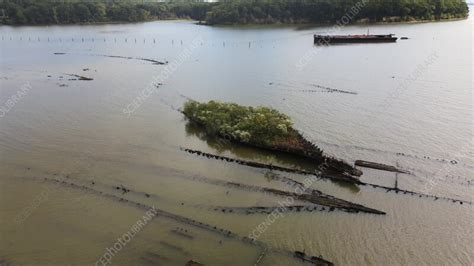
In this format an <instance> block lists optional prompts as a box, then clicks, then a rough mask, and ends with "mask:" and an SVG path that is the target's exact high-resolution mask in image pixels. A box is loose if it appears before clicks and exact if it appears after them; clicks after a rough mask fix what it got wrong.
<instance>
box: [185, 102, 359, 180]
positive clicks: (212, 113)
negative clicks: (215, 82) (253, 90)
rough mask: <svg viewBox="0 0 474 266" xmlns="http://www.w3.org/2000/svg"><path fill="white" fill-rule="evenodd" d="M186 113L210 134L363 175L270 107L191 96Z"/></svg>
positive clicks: (327, 168)
mask: <svg viewBox="0 0 474 266" xmlns="http://www.w3.org/2000/svg"><path fill="white" fill-rule="evenodd" d="M182 112H183V114H184V115H185V116H186V117H187V118H188V119H189V121H190V122H192V123H195V124H197V125H198V126H200V127H202V128H204V129H205V131H206V132H207V134H209V135H211V136H215V137H221V138H225V139H228V140H230V141H233V142H235V143H239V144H243V145H249V146H253V147H258V148H261V149H266V150H270V151H275V152H282V153H287V154H291V155H293V156H297V157H302V158H306V159H311V160H312V161H313V162H315V164H317V165H323V164H324V166H325V167H324V168H323V169H324V174H329V175H350V176H360V175H361V172H360V171H359V170H357V169H356V168H355V167H353V166H352V165H350V164H348V163H346V162H344V161H342V160H339V159H336V158H333V157H330V156H327V155H325V154H324V153H323V151H322V150H321V149H320V148H318V147H317V146H316V145H314V144H313V143H311V142H310V141H308V140H306V139H305V138H304V137H303V135H302V134H301V133H299V132H298V131H297V130H296V129H294V128H293V123H292V121H291V119H290V118H289V117H288V116H287V115H285V114H282V113H280V112H279V111H277V110H275V109H271V108H268V107H250V106H241V105H238V104H235V103H223V102H217V101H210V102H208V103H199V102H197V101H193V100H190V101H188V102H186V103H185V104H184V108H183V110H182Z"/></svg>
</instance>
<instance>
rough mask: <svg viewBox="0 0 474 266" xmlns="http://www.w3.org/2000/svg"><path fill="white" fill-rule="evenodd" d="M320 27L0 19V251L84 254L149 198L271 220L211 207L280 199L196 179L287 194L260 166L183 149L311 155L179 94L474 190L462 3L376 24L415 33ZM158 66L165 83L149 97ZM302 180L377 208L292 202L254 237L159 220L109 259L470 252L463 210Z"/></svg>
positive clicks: (206, 219) (246, 220)
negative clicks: (358, 37)
mask: <svg viewBox="0 0 474 266" xmlns="http://www.w3.org/2000/svg"><path fill="white" fill-rule="evenodd" d="M471 13H472V12H471ZM368 28H369V27H368V26H347V27H344V28H342V29H340V30H338V31H336V32H337V33H341V34H361V33H366V32H367V30H368ZM328 30H331V27H328V26H324V27H322V26H318V27H316V26H315V27H308V26H305V27H298V26H267V27H208V26H200V25H195V24H193V23H191V22H180V21H170V22H149V23H138V24H115V25H90V26H38V27H7V26H2V27H0V35H1V36H2V40H1V41H0V47H1V49H0V60H1V61H0V64H1V65H0V70H1V71H0V85H1V86H0V104H2V105H1V107H2V110H3V111H2V112H1V113H0V114H1V115H2V116H1V118H0V158H1V163H0V215H1V219H0V263H1V262H5V263H10V264H11V265H27V264H42V265H46V264H48V265H69V264H74V265H87V264H94V263H96V262H97V261H98V260H99V259H100V257H101V256H103V254H104V253H105V252H106V248H110V247H112V246H114V243H116V242H117V239H118V238H119V237H121V236H122V235H123V234H125V233H127V232H128V231H129V230H130V228H131V227H132V226H133V225H134V224H135V223H137V221H138V220H140V219H142V216H143V215H145V211H146V209H147V207H146V206H155V208H157V209H160V210H164V211H167V212H170V213H173V214H176V215H180V216H183V217H188V218H190V219H194V220H197V221H199V222H202V223H205V224H209V225H211V226H216V227H218V228H223V229H226V230H231V231H232V232H233V233H235V234H237V235H238V236H239V237H244V236H248V235H249V234H251V232H252V231H253V230H254V229H255V228H256V226H258V225H259V224H260V223H262V222H263V221H264V220H265V219H266V218H267V214H258V213H257V214H245V213H227V212H226V213H222V212H221V211H215V210H214V208H215V207H216V206H225V207H250V206H279V205H278V202H279V201H281V200H282V198H281V197H277V196H275V195H269V194H264V193H261V192H258V191H249V190H245V189H237V188H235V187H228V186H218V185H215V184H210V183H206V182H201V181H199V180H198V181H196V180H193V177H203V178H210V179H218V180H225V181H230V182H237V183H243V184H249V185H254V186H261V187H271V188H277V189H282V190H288V191H291V188H289V187H287V186H286V185H285V184H284V183H281V182H277V181H274V180H272V179H270V178H268V176H269V173H268V171H265V170H261V169H254V168H250V167H246V166H241V165H237V164H232V163H227V162H223V161H217V160H212V159H207V158H204V157H198V156H195V155H191V154H187V153H185V152H183V151H182V150H181V149H180V148H181V147H183V148H193V149H198V150H203V151H206V152H210V153H214V154H221V155H225V156H229V157H234V158H240V159H246V160H254V161H260V162H265V163H272V164H279V165H284V166H287V167H297V168H310V167H311V166H308V165H307V164H303V163H301V162H299V161H298V160H294V159H291V158H285V157H282V156H276V155H274V154H269V153H265V152H261V151H258V150H255V149H250V148H244V147H235V146H232V145H229V144H226V143H219V142H215V141H213V140H212V139H206V137H205V136H204V135H203V134H202V132H200V131H199V129H196V128H194V127H193V126H191V125H188V124H187V122H186V120H185V119H184V117H183V116H182V115H181V114H180V113H179V112H178V111H176V108H179V107H181V106H182V104H183V103H184V102H185V101H186V99H187V98H191V99H194V100H198V101H208V100H220V101H229V102H236V103H239V104H243V105H252V106H258V105H262V106H271V107H273V108H276V109H278V110H280V111H282V112H284V113H286V114H288V115H289V116H290V117H292V119H293V120H294V122H295V128H297V129H298V130H300V131H301V132H303V133H304V135H305V136H306V137H307V138H308V139H310V140H312V141H313V142H314V143H316V144H317V145H319V146H320V147H322V148H323V149H324V151H325V152H326V153H327V154H330V155H334V156H336V157H339V158H343V159H345V160H347V161H348V162H350V163H353V162H354V161H355V160H358V159H364V160H370V161H376V162H380V163H386V164H390V165H397V166H398V167H399V168H401V169H404V170H407V171H409V172H410V174H394V173H387V172H383V171H378V170H370V169H362V170H363V171H364V175H363V176H362V177H361V179H362V180H363V181H365V182H369V183H374V184H380V185H385V186H390V187H393V186H395V183H397V186H398V187H399V188H403V189H407V190H411V191H417V192H422V193H424V194H429V195H436V196H440V197H447V198H451V199H460V200H464V201H467V202H472V201H474V175H473V173H474V152H473V110H474V109H473V83H472V75H473V65H472V62H473V22H472V15H471V18H470V19H468V20H462V21H452V22H442V23H421V24H410V25H404V24H394V25H371V26H370V33H373V34H375V33H381V34H382V33H394V34H397V36H399V37H401V36H407V37H409V39H408V40H399V41H398V42H397V43H391V44H364V45H357V44H356V45H337V46H330V47H317V46H314V45H313V42H312V34H315V33H324V32H327V31H328ZM55 53H56V54H55ZM108 56H120V57H108ZM140 58H147V59H154V60H160V61H168V62H169V64H168V65H157V64H153V63H152V62H149V61H145V60H140ZM169 66H173V68H170V67H169ZM167 67H168V69H171V70H170V71H167V70H166V68H167ZM165 70H166V71H167V75H166V76H167V77H166V78H164V79H161V80H160V81H159V82H160V83H162V84H161V85H159V86H157V87H154V86H152V87H151V88H153V90H152V91H151V93H146V96H144V94H141V93H142V91H143V90H144V89H145V88H147V87H148V86H150V84H153V82H154V81H155V82H156V79H157V78H159V77H163V75H162V74H163V73H164V71H165ZM70 74H72V75H80V76H85V77H88V78H92V79H93V80H90V81H87V80H77V79H78V78H77V77H74V76H72V75H70ZM160 75H161V76H160ZM75 79H76V80H75ZM15 95H16V96H15ZM140 95H141V96H140ZM137 97H138V99H137ZM134 100H135V102H134ZM137 103H138V104H137ZM279 174H280V175H283V176H287V177H290V178H293V179H295V180H299V181H302V180H303V179H304V178H305V177H304V176H299V175H296V174H287V173H279ZM54 180H57V181H59V183H58V182H55V181H54ZM201 180H202V179H201ZM63 181H64V184H63V183H61V182H63ZM122 186H123V187H124V188H127V189H130V190H131V191H130V192H127V191H123V190H122ZM117 187H119V189H117ZM311 187H312V188H315V189H318V190H321V191H323V192H325V193H327V194H331V195H334V196H337V197H340V198H343V199H345V200H350V201H354V202H357V203H360V204H363V205H366V206H368V207H371V208H376V209H379V210H383V211H385V212H386V213H387V215H384V216H380V215H371V214H350V213H345V212H340V211H333V212H327V211H315V212H286V213H284V215H283V217H279V218H278V219H276V221H274V222H273V223H271V225H269V226H266V228H265V230H264V232H263V233H262V234H261V235H259V238H258V240H259V241H261V242H262V243H264V245H261V246H259V245H253V244H249V243H246V242H245V241H241V240H239V238H236V237H227V236H226V233H216V232H215V231H212V230H207V229H203V228H199V227H196V226H193V225H190V224H188V223H183V222H182V221H181V222H180V221H178V220H176V219H170V218H166V217H162V216H160V215H157V216H156V217H155V218H154V219H153V220H152V221H150V222H148V223H147V224H146V225H145V226H144V227H143V228H142V229H141V231H139V232H138V233H137V234H136V235H134V236H133V238H132V239H131V240H130V241H129V242H127V243H126V245H124V247H123V248H121V250H120V251H119V252H117V253H116V254H113V256H112V259H111V262H112V263H113V264H117V265H148V264H149V265H156V264H160V265H184V263H185V262H186V261H188V260H190V259H194V260H196V261H199V262H202V263H205V264H206V265H225V264H226V265H254V264H255V263H256V261H257V260H258V257H259V256H260V254H261V252H262V250H264V249H267V252H266V253H265V256H263V259H262V260H261V261H260V264H259V265H300V264H301V261H299V260H297V259H294V258H292V257H291V256H288V254H286V253H285V251H294V250H300V251H305V252H306V254H309V255H316V256H319V255H321V256H322V257H323V258H325V259H327V260H330V261H332V262H334V263H336V264H337V265H348V264H350V265H366V264H369V265H382V264H388V265H394V264H411V265H419V264H437V265H441V264H444V265H447V264H449V265H453V264H455V265H457V264H463V265H472V264H474V230H473V229H474V225H473V221H474V206H473V205H470V204H468V203H464V204H460V203H459V202H452V201H449V200H445V199H438V200H434V198H429V197H419V196H414V195H404V194H401V193H399V194H396V193H394V192H386V191H385V190H382V189H376V188H372V187H365V186H360V187H357V186H347V185H342V184H339V183H333V182H329V181H326V180H317V181H316V182H314V183H312V184H311ZM112 195H113V196H115V197H112ZM118 197H120V198H123V199H125V200H128V201H129V202H127V201H125V200H119V199H118ZM131 202H137V203H140V204H144V205H140V206H142V207H141V208H140V206H137V205H136V204H132V203H131ZM143 206H145V207H143ZM97 265H102V264H101V263H99V264H97Z"/></svg>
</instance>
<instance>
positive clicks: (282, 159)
mask: <svg viewBox="0 0 474 266" xmlns="http://www.w3.org/2000/svg"><path fill="white" fill-rule="evenodd" d="M185 130H186V136H187V137H197V138H198V139H200V140H202V141H204V142H206V144H207V146H208V147H209V148H210V149H212V150H214V151H215V153H217V154H219V155H223V154H224V153H230V154H232V155H234V156H235V157H237V158H238V159H243V160H250V161H257V162H259V163H264V164H272V165H279V166H283V167H288V168H294V169H299V170H304V171H307V172H314V171H318V168H319V166H320V164H316V163H315V162H314V161H313V160H311V159H305V158H298V157H295V156H292V155H289V154H285V153H282V152H274V151H266V150H263V149H259V148H254V147H250V146H246V145H239V144H236V143H233V142H230V141H227V140H225V139H222V138H218V137H212V136H210V135H209V134H207V132H206V131H205V130H204V129H202V128H201V127H199V126H198V125H196V124H195V123H192V122H189V121H188V122H187V123H186V126H185ZM328 180H329V179H328ZM331 182H332V183H335V184H337V185H339V186H341V187H343V188H346V189H349V190H350V191H351V192H353V193H358V192H359V191H360V188H359V187H358V186H357V185H355V184H352V183H348V182H343V181H336V180H331Z"/></svg>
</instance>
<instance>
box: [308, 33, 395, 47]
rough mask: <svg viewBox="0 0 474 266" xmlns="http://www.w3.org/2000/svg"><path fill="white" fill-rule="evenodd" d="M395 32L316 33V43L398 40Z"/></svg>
mask: <svg viewBox="0 0 474 266" xmlns="http://www.w3.org/2000/svg"><path fill="white" fill-rule="evenodd" d="M397 40H398V38H397V37H394V36H393V34H386V35H368V34H367V35H314V43H315V44H318V45H324V44H334V43H386V42H396V41H397Z"/></svg>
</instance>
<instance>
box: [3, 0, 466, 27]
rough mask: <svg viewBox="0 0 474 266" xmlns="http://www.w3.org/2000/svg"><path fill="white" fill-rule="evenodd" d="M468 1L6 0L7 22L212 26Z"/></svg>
mask: <svg viewBox="0 0 474 266" xmlns="http://www.w3.org/2000/svg"><path fill="white" fill-rule="evenodd" d="M468 12H469V9H468V6H467V4H466V2H465V0H221V1H219V2H213V3H209V2H203V1H200V0H174V1H173V0H170V1H166V2H157V1H152V0H128V1H127V0H125V1H114V0H95V1H86V0H2V1H0V23H2V24H16V25H21V24H33V25H34V24H72V23H99V22H138V21H148V20H165V19H176V18H190V19H194V20H198V21H205V22H206V23H208V24H271V23H334V22H336V21H338V20H340V19H341V18H342V17H343V16H345V15H347V14H350V22H355V21H358V20H366V21H370V22H378V21H410V20H436V19H450V18H464V17H467V16H468Z"/></svg>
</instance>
